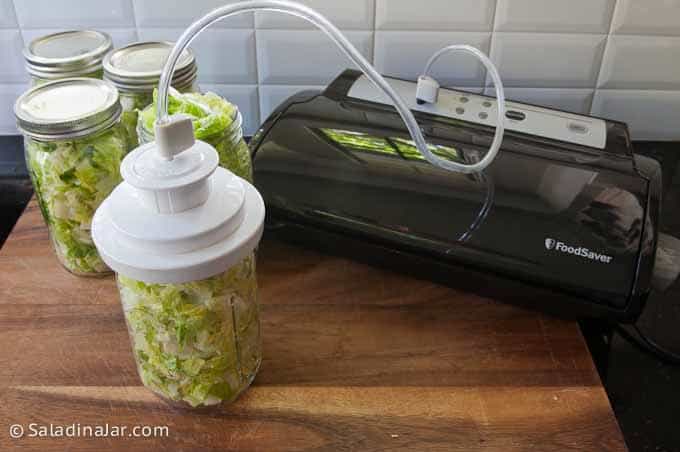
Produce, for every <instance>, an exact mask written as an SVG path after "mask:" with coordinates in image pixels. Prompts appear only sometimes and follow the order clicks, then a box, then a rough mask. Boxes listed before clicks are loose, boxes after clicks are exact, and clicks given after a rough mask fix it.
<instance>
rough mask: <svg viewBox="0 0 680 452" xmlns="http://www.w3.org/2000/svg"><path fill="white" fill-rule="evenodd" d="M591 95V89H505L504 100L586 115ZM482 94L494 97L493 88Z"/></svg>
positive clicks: (588, 110)
mask: <svg viewBox="0 0 680 452" xmlns="http://www.w3.org/2000/svg"><path fill="white" fill-rule="evenodd" d="M593 93H594V90H592V89H567V88H506V89H505V98H506V99H508V100H514V101H517V102H524V103H527V104H533V105H539V106H541V107H547V108H556V109H558V110H564V111H569V112H572V113H578V114H588V113H590V105H591V103H592V101H593ZM484 94H486V95H487V96H494V97H495V93H494V90H493V88H486V90H485V91H484Z"/></svg>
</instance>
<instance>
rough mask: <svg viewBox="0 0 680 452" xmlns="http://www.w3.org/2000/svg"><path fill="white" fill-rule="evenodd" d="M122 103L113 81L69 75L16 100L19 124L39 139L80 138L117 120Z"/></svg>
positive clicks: (27, 133)
mask: <svg viewBox="0 0 680 452" xmlns="http://www.w3.org/2000/svg"><path fill="white" fill-rule="evenodd" d="M120 114H121V105H120V100H119V98H118V90H116V87H115V86H113V85H112V84H111V83H109V82H106V81H104V80H98V79H92V78H70V79H63V80H56V81H53V82H49V83H45V84H43V85H38V86H36V87H35V88H32V89H30V90H28V91H27V92H25V93H24V94H22V95H21V96H20V97H19V98H18V99H17V101H16V103H15V104H14V115H15V116H16V120H17V127H18V128H19V130H21V131H22V132H23V133H24V134H25V135H27V136H29V137H31V138H34V139H37V140H46V141H49V140H59V139H68V138H78V137H83V136H87V135H91V134H93V133H95V132H98V131H100V130H104V129H106V128H108V127H110V126H112V125H113V124H115V123H116V122H117V121H118V118H120Z"/></svg>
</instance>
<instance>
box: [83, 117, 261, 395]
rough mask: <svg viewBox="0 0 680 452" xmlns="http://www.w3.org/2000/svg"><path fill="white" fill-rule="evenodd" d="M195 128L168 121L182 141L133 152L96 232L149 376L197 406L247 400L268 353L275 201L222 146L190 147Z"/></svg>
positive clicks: (153, 385)
mask: <svg viewBox="0 0 680 452" xmlns="http://www.w3.org/2000/svg"><path fill="white" fill-rule="evenodd" d="M173 121H174V125H173V124H171V123H172V122H173ZM177 124H179V125H180V126H181V127H177ZM189 125H190V124H189V123H188V122H187V119H186V118H173V119H172V120H171V122H169V123H168V125H167V126H168V127H170V128H172V127H177V128H175V130H174V131H172V133H174V137H175V138H177V137H178V136H179V138H178V139H177V142H176V143H181V144H182V146H184V148H182V149H180V148H179V147H178V146H173V147H170V148H162V147H161V146H159V145H158V142H155V141H154V142H152V143H149V144H148V145H145V146H140V147H138V148H136V149H135V150H133V151H132V152H130V153H129V154H128V155H127V156H126V157H125V159H123V162H122V163H121V169H120V171H121V175H122V177H123V182H122V183H121V184H120V185H119V186H118V187H117V188H116V189H115V190H114V191H113V192H112V193H111V195H109V196H108V197H107V198H106V199H105V200H104V202H102V204H101V205H100V206H99V208H98V209H97V211H96V212H95V215H94V218H93V220H92V238H93V241H94V243H95V245H96V247H97V250H98V251H99V254H100V255H101V256H102V259H104V261H105V262H106V263H107V264H108V265H109V266H110V267H111V268H112V269H113V270H114V271H115V272H116V277H117V281H118V288H119V291H120V299H121V304H122V307H123V311H124V313H125V319H126V322H127V326H128V330H129V333H130V339H131V343H132V349H133V353H134V357H135V360H136V363H137V367H138V372H139V375H140V377H141V380H142V382H143V383H144V385H145V386H147V387H148V388H149V389H150V390H152V391H153V392H154V393H156V394H158V395H159V396H161V397H162V398H164V399H166V400H167V401H169V402H172V403H176V404H178V405H180V406H186V407H199V406H206V405H216V404H219V403H228V402H231V401H232V400H234V399H235V398H236V397H238V395H239V394H240V393H241V392H242V391H244V390H245V389H246V388H247V387H248V386H249V385H250V384H251V382H252V380H253V378H254V377H255V374H256V373H257V371H258V368H259V365H260V362H261V359H262V348H261V344H260V322H259V312H258V304H257V280H256V269H255V248H256V247H257V245H258V243H259V241H260V238H261V236H262V230H263V228H264V216H265V207H264V201H263V200H262V197H261V196H260V194H259V193H258V192H257V190H256V189H255V187H253V185H252V184H250V183H248V182H247V181H245V180H244V179H242V178H240V177H237V176H236V175H235V174H233V173H232V172H230V171H227V170H226V169H224V168H221V167H219V156H218V155H217V152H216V151H215V149H214V148H213V147H212V146H210V145H209V144H208V143H206V142H203V141H199V140H196V141H195V142H193V143H192V141H193V140H191V134H192V133H193V130H192V129H191V128H188V126H189ZM168 130H169V129H167V128H166V129H164V131H165V132H168ZM178 134H189V136H188V137H187V136H186V135H184V136H181V135H178ZM164 143H165V142H164ZM176 143H175V144H176Z"/></svg>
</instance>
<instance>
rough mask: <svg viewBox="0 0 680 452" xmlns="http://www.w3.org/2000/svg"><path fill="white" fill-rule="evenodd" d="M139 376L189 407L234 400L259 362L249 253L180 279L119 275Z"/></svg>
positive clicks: (252, 259) (260, 353) (159, 391)
mask: <svg viewBox="0 0 680 452" xmlns="http://www.w3.org/2000/svg"><path fill="white" fill-rule="evenodd" d="M118 287H119V290H120V296H121V302H122V304H123V310H124V312H125V318H126V321H127V324H128V330H129V332H130V338H131V341H132V347H133V350H134V355H135V359H136V362H137V368H138V370H139V375H140V377H141V379H142V382H143V383H144V385H145V386H147V387H148V388H150V389H151V390H153V391H154V392H156V393H158V394H160V395H162V396H164V397H166V398H168V399H170V400H173V401H177V402H179V401H183V402H186V403H188V404H189V405H190V406H192V407H196V406H200V405H215V404H218V403H222V402H229V401H232V400H234V399H235V398H236V397H237V396H238V395H239V394H240V393H241V392H242V391H243V390H244V389H245V388H246V387H248V385H249V384H250V382H251V381H252V379H253V378H254V377H255V374H256V373H257V369H258V367H259V365H260V361H261V355H262V352H261V346H260V322H259V313H258V306H257V280H256V276H255V257H254V255H253V254H251V255H250V256H249V257H247V258H245V259H243V260H242V261H241V262H240V263H238V264H236V265H234V266H232V267H231V268H229V269H227V271H225V272H224V273H220V274H218V275H216V276H213V277H210V278H207V279H204V280H201V281H192V282H187V283H180V284H147V283H144V282H141V281H136V280H134V279H131V278H127V277H125V276H123V275H120V274H119V275H118Z"/></svg>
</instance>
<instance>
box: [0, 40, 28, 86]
mask: <svg viewBox="0 0 680 452" xmlns="http://www.w3.org/2000/svg"><path fill="white" fill-rule="evenodd" d="M23 47H24V41H23V39H22V38H21V33H20V32H19V30H18V29H16V28H14V29H12V28H9V29H6V30H4V29H0V62H1V63H0V82H23V81H25V80H28V76H27V75H26V70H25V69H24V57H23V54H22V53H21V51H22V49H23Z"/></svg>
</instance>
